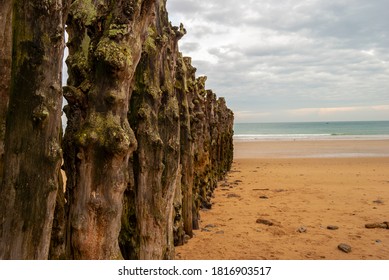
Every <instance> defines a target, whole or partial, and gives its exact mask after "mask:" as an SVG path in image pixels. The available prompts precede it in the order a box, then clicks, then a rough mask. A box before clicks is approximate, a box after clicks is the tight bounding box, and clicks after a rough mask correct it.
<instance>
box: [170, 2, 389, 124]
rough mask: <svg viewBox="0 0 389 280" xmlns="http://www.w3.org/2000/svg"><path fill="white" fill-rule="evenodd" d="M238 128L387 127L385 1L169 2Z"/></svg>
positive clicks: (388, 5)
mask: <svg viewBox="0 0 389 280" xmlns="http://www.w3.org/2000/svg"><path fill="white" fill-rule="evenodd" d="M167 5H168V12H169V18H170V20H171V21H172V23H173V24H174V25H179V23H180V22H182V23H183V24H184V26H185V28H186V29H187V35H186V36H184V38H182V39H181V41H180V50H181V51H182V52H183V54H184V55H185V56H191V57H192V59H193V63H192V64H193V65H194V66H195V67H196V68H197V75H198V76H199V75H206V76H208V80H207V88H210V89H212V90H213V91H214V92H215V93H216V94H217V95H218V96H224V97H225V98H226V100H227V104H228V106H229V107H230V108H231V109H232V110H233V111H234V113H235V121H236V122H278V121H338V120H339V121H343V120H346V121H347V120H350V121H351V120H389V16H388V11H389V1H388V0H369V1H367V0H239V1H237V0H167Z"/></svg>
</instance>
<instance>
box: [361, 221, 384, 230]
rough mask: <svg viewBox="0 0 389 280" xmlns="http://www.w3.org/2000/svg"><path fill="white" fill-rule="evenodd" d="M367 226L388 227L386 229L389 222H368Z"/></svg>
mask: <svg viewBox="0 0 389 280" xmlns="http://www.w3.org/2000/svg"><path fill="white" fill-rule="evenodd" d="M365 228H386V229H389V222H383V223H372V224H366V225H365Z"/></svg>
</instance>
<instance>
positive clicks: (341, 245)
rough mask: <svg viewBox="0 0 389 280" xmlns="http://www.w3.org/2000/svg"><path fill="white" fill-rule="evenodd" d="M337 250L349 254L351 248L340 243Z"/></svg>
mask: <svg viewBox="0 0 389 280" xmlns="http://www.w3.org/2000/svg"><path fill="white" fill-rule="evenodd" d="M338 249H339V250H341V251H343V252H345V253H350V252H351V246H350V245H347V244H345V243H340V244H339V245H338Z"/></svg>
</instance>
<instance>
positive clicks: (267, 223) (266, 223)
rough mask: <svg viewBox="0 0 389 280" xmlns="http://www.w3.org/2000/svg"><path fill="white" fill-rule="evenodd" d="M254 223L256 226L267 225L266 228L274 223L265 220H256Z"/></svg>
mask: <svg viewBox="0 0 389 280" xmlns="http://www.w3.org/2000/svg"><path fill="white" fill-rule="evenodd" d="M256 222H257V224H263V225H267V226H272V225H274V223H273V222H272V221H269V220H265V219H257V221H256Z"/></svg>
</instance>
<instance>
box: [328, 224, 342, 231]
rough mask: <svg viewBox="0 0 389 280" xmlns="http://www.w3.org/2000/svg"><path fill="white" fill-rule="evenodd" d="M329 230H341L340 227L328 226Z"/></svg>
mask: <svg viewBox="0 0 389 280" xmlns="http://www.w3.org/2000/svg"><path fill="white" fill-rule="evenodd" d="M327 229H329V230H337V229H339V227H338V226H331V225H330V226H327Z"/></svg>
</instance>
